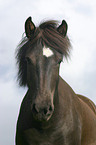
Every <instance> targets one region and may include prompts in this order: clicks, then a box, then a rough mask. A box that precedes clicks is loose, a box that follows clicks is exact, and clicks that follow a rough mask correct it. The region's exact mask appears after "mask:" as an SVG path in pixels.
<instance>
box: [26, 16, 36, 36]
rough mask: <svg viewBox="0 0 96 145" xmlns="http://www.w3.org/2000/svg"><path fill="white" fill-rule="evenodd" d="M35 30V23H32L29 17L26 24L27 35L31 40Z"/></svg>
mask: <svg viewBox="0 0 96 145" xmlns="http://www.w3.org/2000/svg"><path fill="white" fill-rule="evenodd" d="M35 29H36V27H35V25H34V23H33V22H32V19H31V17H29V18H28V19H27V20H26V22H25V33H26V36H27V38H30V37H31V36H32V34H33V33H34V31H35Z"/></svg>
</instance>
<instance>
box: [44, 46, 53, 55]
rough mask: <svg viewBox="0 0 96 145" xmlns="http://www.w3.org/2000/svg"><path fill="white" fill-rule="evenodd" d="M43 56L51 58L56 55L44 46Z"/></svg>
mask: <svg viewBox="0 0 96 145" xmlns="http://www.w3.org/2000/svg"><path fill="white" fill-rule="evenodd" d="M43 55H44V56H46V57H50V56H52V55H54V53H53V51H52V50H51V49H50V48H48V47H45V46H44V47H43Z"/></svg>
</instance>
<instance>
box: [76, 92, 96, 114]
mask: <svg viewBox="0 0 96 145" xmlns="http://www.w3.org/2000/svg"><path fill="white" fill-rule="evenodd" d="M77 96H78V98H79V99H81V100H82V101H84V102H85V103H86V104H87V105H88V106H89V107H90V108H91V109H92V111H93V112H94V113H95V114H96V105H95V104H94V103H93V102H92V101H91V100H90V99H89V98H87V97H85V96H82V95H79V94H77Z"/></svg>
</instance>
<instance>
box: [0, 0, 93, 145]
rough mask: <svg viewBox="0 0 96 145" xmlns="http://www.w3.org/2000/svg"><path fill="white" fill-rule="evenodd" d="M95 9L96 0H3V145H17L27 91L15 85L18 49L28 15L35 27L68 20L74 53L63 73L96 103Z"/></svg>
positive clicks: (0, 126) (0, 136) (0, 50)
mask: <svg viewBox="0 0 96 145" xmlns="http://www.w3.org/2000/svg"><path fill="white" fill-rule="evenodd" d="M95 6H96V1H95V0H92V1H90V0H57V1H56V0H48V1H45V0H21V1H20V0H7V1H5V0H0V116H1V117H0V145H12V144H14V136H15V126H16V120H17V116H18V111H19V107H20V103H21V100H22V98H23V96H24V94H25V93H26V90H27V88H25V89H23V88H20V87H18V85H17V83H16V72H17V68H16V65H15V50H16V46H17V45H18V43H19V41H20V40H21V38H22V34H23V33H24V22H25V20H26V19H27V17H29V16H32V19H33V21H34V23H35V24H36V25H38V24H39V23H40V22H41V21H42V20H47V19H55V20H59V21H62V19H65V20H66V21H67V23H68V36H69V38H70V40H71V43H72V47H73V50H72V52H71V58H70V59H69V60H68V62H67V61H66V60H65V59H64V63H62V65H61V69H60V74H61V76H62V77H63V79H65V80H66V81H67V83H68V84H69V85H70V86H71V87H72V88H73V90H74V91H75V92H76V93H80V94H82V95H85V96H87V97H89V98H90V99H92V100H93V101H94V102H95V103H96V91H95V88H96V64H95V62H96V28H95V27H96V8H95Z"/></svg>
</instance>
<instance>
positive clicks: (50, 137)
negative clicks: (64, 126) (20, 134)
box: [24, 129, 64, 145]
mask: <svg viewBox="0 0 96 145" xmlns="http://www.w3.org/2000/svg"><path fill="white" fill-rule="evenodd" d="M24 136H25V139H26V141H27V142H28V145H60V144H61V145H63V143H64V138H63V136H62V133H61V132H59V133H58V132H39V131H37V130H36V129H29V130H27V131H25V132H24Z"/></svg>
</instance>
